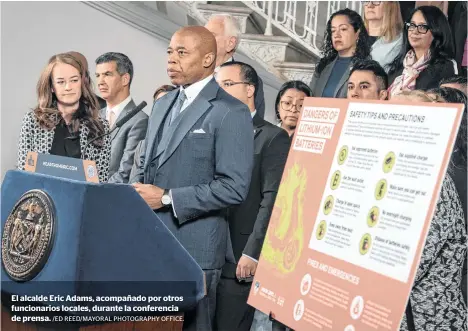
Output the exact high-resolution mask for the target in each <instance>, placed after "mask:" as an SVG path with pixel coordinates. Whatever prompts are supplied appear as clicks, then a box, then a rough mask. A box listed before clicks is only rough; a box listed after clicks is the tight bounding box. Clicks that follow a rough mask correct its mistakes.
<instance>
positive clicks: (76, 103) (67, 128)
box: [18, 53, 111, 182]
mask: <svg viewBox="0 0 468 331" xmlns="http://www.w3.org/2000/svg"><path fill="white" fill-rule="evenodd" d="M88 76H89V75H88ZM86 77H87V70H85V69H84V68H83V66H82V65H81V64H80V62H78V60H77V59H75V58H74V57H73V56H71V55H70V54H66V53H65V54H58V55H55V56H54V57H52V58H51V59H50V61H49V63H48V65H47V66H46V67H45V68H44V70H43V71H42V73H41V76H40V78H39V82H38V83H37V96H38V102H37V106H36V107H35V109H34V110H32V111H30V112H28V113H27V114H26V115H25V116H24V118H23V124H22V126H21V133H20V140H19V144H18V168H19V169H21V170H23V169H24V165H25V161H26V155H27V153H28V152H29V151H33V152H38V153H44V154H53V155H60V156H66V157H74V158H80V157H81V156H84V158H85V159H88V160H93V161H95V162H96V166H97V169H98V172H99V181H101V182H105V181H107V179H108V174H109V156H110V147H111V145H110V138H109V136H106V137H105V138H103V139H97V140H95V141H94V142H93V143H91V144H89V145H88V146H87V147H86V150H85V146H86V145H87V143H88V141H89V140H90V139H92V138H94V137H97V136H100V135H101V134H104V133H105V132H106V131H108V130H109V125H108V123H107V121H105V120H102V119H100V118H99V116H98V107H99V105H98V101H97V100H96V98H95V96H94V93H93V92H92V89H91V87H90V82H89V80H88V79H87V78H86Z"/></svg>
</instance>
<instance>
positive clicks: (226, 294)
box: [216, 62, 290, 331]
mask: <svg viewBox="0 0 468 331" xmlns="http://www.w3.org/2000/svg"><path fill="white" fill-rule="evenodd" d="M216 80H217V81H218V84H219V85H220V86H221V87H222V88H223V89H224V90H225V91H226V92H228V93H230V94H231V95H232V96H234V97H236V98H237V99H239V100H241V101H242V102H244V103H245V104H247V105H248V106H249V109H250V112H251V115H252V118H253V124H254V137H255V138H254V167H253V171H252V180H251V183H250V189H249V193H248V195H247V199H246V200H245V201H244V203H242V204H241V205H240V206H236V207H233V208H230V209H229V214H228V215H229V216H228V220H229V229H230V233H231V239H232V247H233V250H234V257H235V258H236V261H237V263H229V262H227V263H226V264H225V265H224V267H223V270H222V274H221V280H220V282H219V285H218V290H217V300H216V326H217V329H218V330H223V331H231V330H232V331H234V330H235V331H249V330H250V327H251V324H252V321H253V317H254V313H255V308H253V307H251V306H249V305H247V298H248V295H249V291H250V286H251V284H252V283H251V281H250V278H251V277H252V276H253V275H254V274H255V270H256V269H257V263H258V258H259V257H260V251H261V249H262V246H263V241H264V239H265V234H266V230H267V227H268V223H269V221H270V215H271V211H272V209H273V205H274V203H275V198H276V194H277V193H278V187H279V184H280V181H281V176H282V174H283V169H284V165H285V164H286V159H287V157H288V152H289V146H290V140H289V136H288V134H287V132H286V131H285V130H283V129H281V128H279V127H277V126H275V125H273V124H271V123H269V122H267V121H265V120H264V119H262V118H260V116H259V114H258V113H257V110H256V108H255V89H256V88H257V87H258V81H259V79H258V75H257V73H256V71H255V69H254V68H252V67H251V66H250V65H248V64H245V63H242V62H226V63H224V64H223V65H222V66H221V68H220V70H219V71H218V73H217V76H216ZM245 280H247V282H245Z"/></svg>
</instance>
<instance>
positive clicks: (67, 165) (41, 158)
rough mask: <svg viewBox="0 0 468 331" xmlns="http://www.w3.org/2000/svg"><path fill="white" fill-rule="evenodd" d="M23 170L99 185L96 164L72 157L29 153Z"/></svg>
mask: <svg viewBox="0 0 468 331" xmlns="http://www.w3.org/2000/svg"><path fill="white" fill-rule="evenodd" d="M24 170H26V171H29V172H36V173H40V174H44V175H50V176H54V177H61V178H68V179H75V180H81V181H86V182H91V183H99V173H98V171H97V168H96V162H94V161H90V160H81V159H75V158H72V157H65V156H58V155H50V154H41V153H36V152H29V153H28V155H27V156H26V164H25V165H24Z"/></svg>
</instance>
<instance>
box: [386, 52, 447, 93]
mask: <svg viewBox="0 0 468 331" xmlns="http://www.w3.org/2000/svg"><path fill="white" fill-rule="evenodd" d="M453 65H454V64H453V62H452V61H450V60H447V59H441V60H439V61H437V62H436V63H434V64H431V65H429V66H427V68H426V69H424V70H423V71H421V73H420V74H419V76H418V78H416V87H415V90H429V89H431V88H436V87H439V83H440V81H441V80H442V79H443V78H448V77H452V76H455V70H454V67H453ZM402 72H403V67H401V68H399V69H398V70H396V71H395V72H390V73H389V74H388V85H389V86H390V85H391V84H392V83H393V81H394V80H395V78H397V77H398V76H400V75H401V74H402Z"/></svg>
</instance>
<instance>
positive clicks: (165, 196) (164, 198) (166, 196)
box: [161, 189, 172, 206]
mask: <svg viewBox="0 0 468 331" xmlns="http://www.w3.org/2000/svg"><path fill="white" fill-rule="evenodd" d="M161 203H162V204H163V206H169V205H171V204H172V198H171V195H170V194H169V190H168V189H165V190H164V194H163V196H162V198H161Z"/></svg>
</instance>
